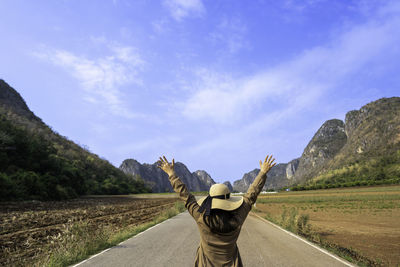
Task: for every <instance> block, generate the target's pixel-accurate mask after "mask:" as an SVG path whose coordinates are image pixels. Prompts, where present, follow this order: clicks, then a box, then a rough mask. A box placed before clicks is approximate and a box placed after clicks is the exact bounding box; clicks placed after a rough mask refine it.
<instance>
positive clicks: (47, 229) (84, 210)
mask: <svg viewBox="0 0 400 267" xmlns="http://www.w3.org/2000/svg"><path fill="white" fill-rule="evenodd" d="M176 200H177V199H176V198H159V199H143V198H141V199H137V198H130V197H90V198H80V199H74V200H69V201H56V202H39V201H29V202H2V203H0V222H1V224H0V244H1V245H0V246H1V247H0V266H3V265H14V264H15V263H16V262H17V261H20V259H21V258H24V259H25V260H26V261H25V260H24V261H25V262H31V261H33V260H35V259H36V258H38V257H39V256H40V251H41V250H42V247H43V246H46V245H48V244H50V243H52V242H54V241H55V240H57V237H58V236H59V235H61V234H62V233H63V229H65V228H66V227H67V226H68V225H72V224H73V223H74V222H79V221H84V222H86V223H88V225H90V226H91V227H95V228H102V227H104V226H111V227H115V229H116V230H117V229H121V228H124V227H127V226H132V225H139V224H143V223H146V222H149V221H152V220H153V219H154V218H155V217H157V216H158V215H159V214H160V213H161V212H162V211H163V210H166V209H168V208H170V207H172V206H173V205H174V203H175V202H176Z"/></svg>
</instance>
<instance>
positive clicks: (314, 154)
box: [293, 119, 347, 183]
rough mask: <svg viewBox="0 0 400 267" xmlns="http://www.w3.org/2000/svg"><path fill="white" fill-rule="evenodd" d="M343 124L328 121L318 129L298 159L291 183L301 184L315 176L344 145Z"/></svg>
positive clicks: (345, 139)
mask: <svg viewBox="0 0 400 267" xmlns="http://www.w3.org/2000/svg"><path fill="white" fill-rule="evenodd" d="M346 141H347V135H346V133H345V125H344V122H343V121H341V120H338V119H333V120H328V121H326V122H325V123H324V124H322V126H321V127H320V128H319V129H318V131H317V132H316V133H315V135H314V136H313V138H312V139H311V141H310V142H309V143H308V145H307V146H306V148H305V149H304V152H303V154H302V155H301V157H300V161H299V166H298V168H297V171H296V172H295V173H294V177H293V182H297V183H298V182H303V181H306V180H308V179H310V178H312V177H314V176H315V175H317V174H318V173H319V172H320V171H321V170H323V168H324V167H325V166H326V164H327V163H328V162H329V161H330V160H331V159H333V158H334V157H335V155H336V154H337V153H338V152H339V151H340V149H342V147H343V146H344V145H345V144H346Z"/></svg>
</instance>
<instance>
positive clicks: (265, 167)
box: [260, 155, 276, 173]
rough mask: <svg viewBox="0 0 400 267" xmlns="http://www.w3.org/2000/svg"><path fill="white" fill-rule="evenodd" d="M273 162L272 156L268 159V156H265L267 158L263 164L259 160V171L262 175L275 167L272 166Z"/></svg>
mask: <svg viewBox="0 0 400 267" xmlns="http://www.w3.org/2000/svg"><path fill="white" fill-rule="evenodd" d="M274 161H275V159H274V158H272V155H271V156H269V158H268V155H267V157H266V158H265V161H264V163H261V160H260V171H261V172H264V173H267V172H269V170H270V169H271V168H272V167H274V166H275V165H276V163H274V164H272V163H273V162H274Z"/></svg>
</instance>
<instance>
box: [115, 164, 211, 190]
mask: <svg viewBox="0 0 400 267" xmlns="http://www.w3.org/2000/svg"><path fill="white" fill-rule="evenodd" d="M120 169H121V170H122V171H124V172H125V173H129V174H133V175H140V177H142V179H143V180H144V181H145V183H146V184H147V185H148V186H149V187H151V189H152V191H153V192H173V190H172V187H171V184H170V182H169V180H168V175H167V174H166V173H164V172H163V171H162V170H161V169H160V168H158V167H157V162H155V163H153V164H148V163H143V164H141V163H139V162H138V161H137V160H135V159H126V160H124V161H123V162H122V164H121V165H120ZM175 172H176V174H177V175H178V176H179V177H180V178H181V180H182V182H184V183H185V184H186V186H187V187H188V189H189V190H190V191H208V190H209V189H210V186H211V185H212V184H214V183H215V182H214V180H213V179H212V178H211V176H210V175H209V174H208V173H207V172H205V171H202V170H198V171H196V172H193V173H191V172H190V171H189V169H188V168H187V167H186V165H185V164H183V163H182V162H175Z"/></svg>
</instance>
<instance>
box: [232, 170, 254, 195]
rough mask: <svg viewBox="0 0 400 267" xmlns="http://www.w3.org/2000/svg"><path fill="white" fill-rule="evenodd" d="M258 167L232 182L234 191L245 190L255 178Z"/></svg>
mask: <svg viewBox="0 0 400 267" xmlns="http://www.w3.org/2000/svg"><path fill="white" fill-rule="evenodd" d="M259 171H260V169H254V170H252V171H250V172H247V173H245V174H244V175H243V177H242V179H240V180H236V181H234V182H233V191H235V192H243V193H244V192H246V191H247V189H248V188H249V186H250V185H251V183H252V182H253V181H254V179H255V178H256V176H257V174H258V172H259Z"/></svg>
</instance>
